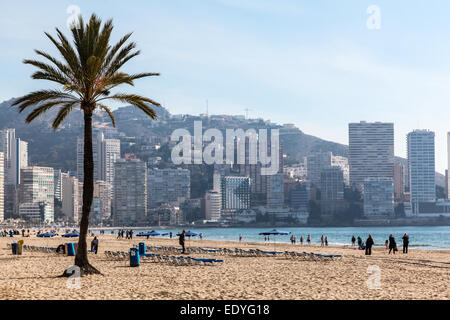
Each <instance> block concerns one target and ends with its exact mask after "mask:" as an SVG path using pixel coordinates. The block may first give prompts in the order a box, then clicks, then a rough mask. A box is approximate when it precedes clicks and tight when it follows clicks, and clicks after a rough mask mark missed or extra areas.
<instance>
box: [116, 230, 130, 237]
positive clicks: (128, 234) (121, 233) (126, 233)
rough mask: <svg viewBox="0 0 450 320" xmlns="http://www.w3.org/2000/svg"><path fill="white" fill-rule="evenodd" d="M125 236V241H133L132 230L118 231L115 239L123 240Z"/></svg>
mask: <svg viewBox="0 0 450 320" xmlns="http://www.w3.org/2000/svg"><path fill="white" fill-rule="evenodd" d="M124 234H125V239H133V230H123V229H122V230H119V231H118V232H117V239H121V238H123V235H124Z"/></svg>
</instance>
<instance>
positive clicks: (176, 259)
mask: <svg viewBox="0 0 450 320" xmlns="http://www.w3.org/2000/svg"><path fill="white" fill-rule="evenodd" d="M141 258H142V260H143V261H151V262H166V263H169V264H171V265H175V266H199V265H200V266H205V265H215V264H216V263H219V262H223V260H217V259H198V258H192V257H185V256H167V255H162V254H145V255H144V256H141Z"/></svg>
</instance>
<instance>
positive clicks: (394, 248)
mask: <svg viewBox="0 0 450 320" xmlns="http://www.w3.org/2000/svg"><path fill="white" fill-rule="evenodd" d="M391 251H392V252H393V253H394V254H395V251H397V243H396V242H395V238H394V236H393V235H392V234H390V235H389V254H391Z"/></svg>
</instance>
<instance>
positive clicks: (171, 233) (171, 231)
mask: <svg viewBox="0 0 450 320" xmlns="http://www.w3.org/2000/svg"><path fill="white" fill-rule="evenodd" d="M169 235H170V239H172V231H170V234H169Z"/></svg>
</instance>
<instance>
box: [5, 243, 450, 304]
mask: <svg viewBox="0 0 450 320" xmlns="http://www.w3.org/2000/svg"><path fill="white" fill-rule="evenodd" d="M92 238H93V237H89V238H88V241H89V243H90V241H91V240H92ZM20 239H24V240H25V244H26V245H36V246H49V247H56V246H57V245H58V244H61V243H65V242H67V240H66V239H64V238H61V237H55V238H37V237H36V236H34V235H32V236H31V237H30V238H22V237H21V236H15V237H14V238H13V239H12V238H9V237H6V238H0V299H51V300H55V299H56V300H58V299H81V300H87V299H121V300H123V299H138V300H141V299H152V300H153V299H164V300H173V299H174V300H184V299H189V300H191V299H207V300H210V299H214V300H216V299H238V300H240V299H255V300H259V299H270V300H272V299H294V300H296V299H302V300H304V299H369V300H371V299H449V298H450V288H449V286H448V284H449V283H450V251H429V250H415V249H410V253H409V254H402V253H401V248H399V249H400V251H399V252H398V253H397V254H396V255H392V254H391V255H388V254H387V252H386V250H385V249H381V248H375V249H374V250H373V253H372V256H365V255H364V252H362V251H360V250H357V249H355V248H351V247H325V248H321V247H317V246H306V245H304V246H300V245H288V244H277V245H276V250H277V251H284V250H289V251H299V252H303V251H309V252H316V253H326V254H341V255H343V256H344V257H343V258H342V259H341V260H333V261H301V260H290V259H287V258H285V257H232V256H217V255H214V254H208V255H199V254H191V255H190V256H194V257H204V258H217V259H223V260H224V262H223V263H221V264H217V265H214V266H172V265H169V264H165V263H152V262H141V264H140V266H139V267H134V268H133V267H130V266H129V261H112V260H111V259H108V258H106V256H105V254H104V251H105V250H123V251H128V250H129V248H130V247H132V245H134V244H137V243H138V242H139V241H140V239H139V238H136V239H133V240H125V239H120V240H117V239H116V238H115V236H112V235H103V236H100V249H99V253H98V254H97V255H95V254H89V259H90V262H91V263H92V264H93V265H94V266H96V267H97V268H98V269H99V270H100V271H101V272H102V273H103V275H90V276H86V277H82V278H81V279H80V289H76V288H75V289H69V288H68V287H67V281H68V280H67V279H65V278H58V277H57V276H59V275H60V274H62V272H63V271H64V270H65V269H66V268H68V267H69V266H71V265H72V264H73V261H74V259H73V257H67V256H62V255H56V254H49V253H44V252H30V251H24V252H23V255H21V256H15V255H12V253H11V249H9V248H7V243H11V242H12V240H14V241H18V240H20ZM145 241H146V242H147V245H149V244H151V245H165V246H178V243H177V240H176V239H157V238H155V239H150V240H145ZM187 244H188V245H189V246H192V247H195V246H198V247H203V248H219V247H227V248H236V247H240V248H243V249H249V248H260V249H262V250H269V251H272V250H273V249H274V245H273V244H261V243H244V242H242V243H237V242H219V241H209V240H190V241H188V242H187ZM369 266H376V267H371V268H379V270H380V285H381V287H380V288H379V289H373V288H372V289H369V287H368V285H367V281H368V279H369V277H371V276H373V274H370V273H367V270H368V267H369ZM69 281H70V280H69ZM72 283H74V282H73V281H72Z"/></svg>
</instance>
